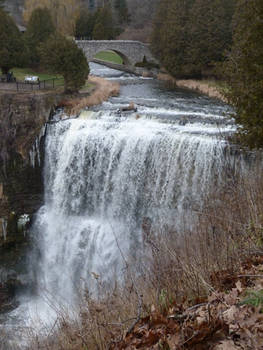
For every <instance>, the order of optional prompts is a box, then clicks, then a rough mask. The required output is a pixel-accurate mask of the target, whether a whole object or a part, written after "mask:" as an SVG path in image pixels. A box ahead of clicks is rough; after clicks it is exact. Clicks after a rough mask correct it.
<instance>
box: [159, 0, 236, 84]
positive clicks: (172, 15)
mask: <svg viewBox="0 0 263 350" xmlns="http://www.w3.org/2000/svg"><path fill="white" fill-rule="evenodd" d="M235 2H236V0H161V1H160V4H159V7H158V9H157V14H156V18H155V21H154V28H153V34H152V49H153V52H154V53H155V54H156V56H157V57H158V58H159V59H160V61H161V62H162V64H163V65H164V66H165V67H166V69H167V70H168V71H169V72H170V73H171V74H172V75H174V76H175V77H178V78H180V77H182V78H189V77H198V78H200V77H202V76H203V75H205V74H206V72H207V73H208V72H209V71H211V70H212V69H213V67H214V66H215V62H220V61H222V60H223V59H224V54H225V50H227V49H229V48H230V47H231V43H232V17H233V13H234V8H235Z"/></svg>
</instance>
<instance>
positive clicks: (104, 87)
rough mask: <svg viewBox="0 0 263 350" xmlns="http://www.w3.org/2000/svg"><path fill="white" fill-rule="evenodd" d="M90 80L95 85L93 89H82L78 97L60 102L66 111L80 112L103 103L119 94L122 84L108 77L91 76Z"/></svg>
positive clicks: (74, 113) (69, 112)
mask: <svg viewBox="0 0 263 350" xmlns="http://www.w3.org/2000/svg"><path fill="white" fill-rule="evenodd" d="M88 81H89V82H90V83H91V84H92V85H93V89H92V90H91V91H89V94H88V95H87V91H85V89H84V90H82V91H81V92H80V93H79V94H78V96H77V97H75V98H69V99H64V100H63V101H61V103H60V105H59V106H60V107H64V108H65V112H66V113H68V114H70V115H76V114H78V113H79V112H80V111H81V110H82V109H83V108H86V107H92V106H96V105H99V104H101V103H102V102H103V101H106V100H107V99H108V98H109V97H111V96H118V94H119V91H120V86H119V84H118V83H113V82H110V81H108V80H106V79H103V78H100V77H96V76H91V75H90V76H89V79H88Z"/></svg>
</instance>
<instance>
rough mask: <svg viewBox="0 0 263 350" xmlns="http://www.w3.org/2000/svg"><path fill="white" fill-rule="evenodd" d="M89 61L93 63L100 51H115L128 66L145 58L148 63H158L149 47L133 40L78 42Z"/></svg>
mask: <svg viewBox="0 0 263 350" xmlns="http://www.w3.org/2000/svg"><path fill="white" fill-rule="evenodd" d="M76 44H77V45H78V47H79V48H81V49H82V50H83V51H84V53H85V55H86V58H87V60H88V61H91V60H92V59H93V58H94V57H95V56H96V54H97V53H98V52H100V51H108V50H110V51H114V52H116V53H117V54H118V55H119V56H120V57H121V58H122V59H123V63H124V64H125V65H128V66H134V65H135V63H137V62H142V61H143V58H144V57H145V58H146V60H147V61H148V62H157V61H156V59H155V58H154V57H153V55H152V53H151V51H150V49H149V45H147V44H144V43H142V42H140V41H133V40H76Z"/></svg>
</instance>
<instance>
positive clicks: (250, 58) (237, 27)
mask: <svg viewBox="0 0 263 350" xmlns="http://www.w3.org/2000/svg"><path fill="white" fill-rule="evenodd" d="M151 45H152V50H153V52H154V53H155V55H156V56H157V57H158V58H159V60H160V62H161V64H162V65H163V66H164V67H165V68H166V70H167V71H168V72H169V73H170V74H172V75H173V76H174V77H176V78H203V77H211V76H213V77H217V78H218V77H220V78H222V79H224V80H225V81H226V82H227V88H226V89H225V90H224V91H223V93H224V95H225V97H226V99H227V101H228V102H229V103H230V104H231V105H232V106H234V107H235V110H236V114H234V115H233V117H234V118H235V120H236V122H237V125H238V127H239V130H238V134H237V136H238V138H237V140H238V141H239V142H241V143H243V144H244V145H245V146H249V147H250V148H261V147H263V1H262V0H160V3H159V6H158V9H157V13H156V17H155V21H154V26H153V32H152V42H151Z"/></svg>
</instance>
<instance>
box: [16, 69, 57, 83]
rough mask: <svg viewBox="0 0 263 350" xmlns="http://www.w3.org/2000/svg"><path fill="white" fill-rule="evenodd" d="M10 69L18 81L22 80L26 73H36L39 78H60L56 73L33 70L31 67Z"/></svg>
mask: <svg viewBox="0 0 263 350" xmlns="http://www.w3.org/2000/svg"><path fill="white" fill-rule="evenodd" d="M11 71H12V72H13V73H14V76H15V77H16V79H17V80H19V81H24V79H25V76H26V75H37V76H38V77H39V79H40V80H48V79H56V78H58V79H60V78H62V76H61V75H58V74H50V73H47V72H39V71H36V70H33V69H31V68H13V69H11Z"/></svg>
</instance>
